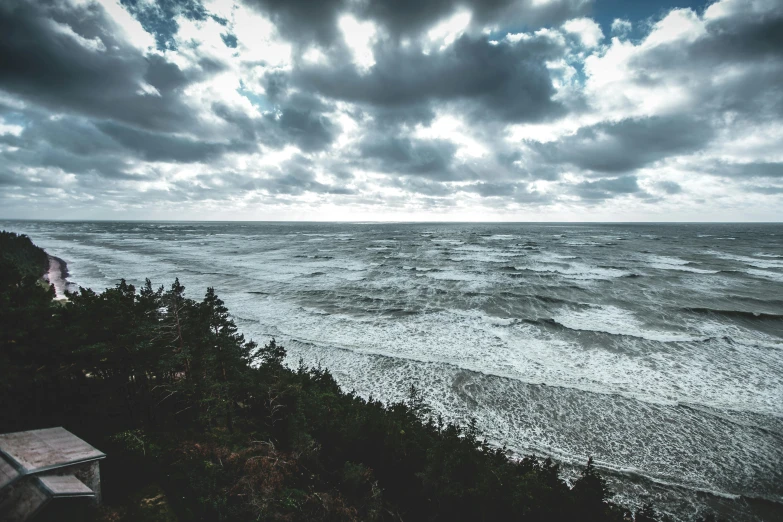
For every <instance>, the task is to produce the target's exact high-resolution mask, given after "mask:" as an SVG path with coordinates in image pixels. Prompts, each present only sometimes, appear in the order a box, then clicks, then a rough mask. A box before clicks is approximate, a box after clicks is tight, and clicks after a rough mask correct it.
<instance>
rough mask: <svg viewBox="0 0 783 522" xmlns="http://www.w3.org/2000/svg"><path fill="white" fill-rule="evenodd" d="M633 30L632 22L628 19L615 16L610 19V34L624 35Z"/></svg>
mask: <svg viewBox="0 0 783 522" xmlns="http://www.w3.org/2000/svg"><path fill="white" fill-rule="evenodd" d="M631 30H633V24H632V23H631V22H630V21H628V20H622V19H620V18H615V19H614V20H613V21H612V34H615V35H619V36H625V35H627V34H628V33H630V32H631Z"/></svg>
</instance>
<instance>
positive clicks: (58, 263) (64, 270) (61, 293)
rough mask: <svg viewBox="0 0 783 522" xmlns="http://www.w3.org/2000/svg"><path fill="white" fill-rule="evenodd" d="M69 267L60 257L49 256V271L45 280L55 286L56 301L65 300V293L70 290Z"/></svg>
mask: <svg viewBox="0 0 783 522" xmlns="http://www.w3.org/2000/svg"><path fill="white" fill-rule="evenodd" d="M67 278H68V265H67V264H66V263H65V261H63V260H62V259H60V258H59V257H54V256H49V271H48V272H46V275H45V276H44V279H45V280H46V281H48V282H49V284H51V285H54V291H55V294H56V297H55V299H57V300H65V299H67V297H65V291H66V290H67V289H68V281H67Z"/></svg>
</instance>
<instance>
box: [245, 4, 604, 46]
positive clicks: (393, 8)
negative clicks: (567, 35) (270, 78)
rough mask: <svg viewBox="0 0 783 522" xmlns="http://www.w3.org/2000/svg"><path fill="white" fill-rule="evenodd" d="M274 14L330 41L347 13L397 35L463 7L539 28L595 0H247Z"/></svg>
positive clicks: (284, 26)
mask: <svg viewBox="0 0 783 522" xmlns="http://www.w3.org/2000/svg"><path fill="white" fill-rule="evenodd" d="M246 3H247V4H249V5H252V6H254V7H256V8H257V9H258V10H260V11H261V12H262V13H264V14H265V15H266V16H268V17H269V18H270V19H271V20H272V21H273V23H274V24H275V26H276V27H277V28H278V31H280V33H281V34H282V35H283V37H284V38H286V39H287V40H289V41H293V42H295V43H297V44H300V45H308V44H310V43H312V42H316V43H318V44H320V45H322V46H326V47H330V46H332V45H333V44H334V43H335V41H337V40H339V39H340V38H341V37H342V35H341V34H340V32H339V29H338V27H337V21H338V19H339V17H340V16H341V15H343V14H347V13H350V14H353V15H354V16H356V17H357V18H359V19H362V20H363V19H370V20H373V21H374V22H376V23H377V24H379V25H380V26H381V27H382V28H383V29H384V30H385V31H387V32H388V33H389V34H390V35H391V36H392V37H393V38H395V40H397V39H399V38H402V37H405V36H407V37H415V36H418V35H420V34H421V33H422V32H423V31H425V30H426V29H428V28H430V27H431V26H433V25H434V24H436V23H438V22H440V21H442V20H444V19H446V18H448V17H449V16H451V15H453V14H455V13H456V12H457V11H458V10H467V11H470V12H471V13H472V23H473V25H474V26H475V27H476V28H477V29H478V30H481V29H483V28H484V27H486V26H492V27H494V26H502V27H503V28H507V27H514V28H537V27H540V26H541V25H544V24H556V23H559V22H562V21H564V20H567V19H569V18H573V17H575V16H581V15H583V14H585V13H586V12H587V11H588V10H589V9H590V6H591V4H592V1H591V0H552V1H551V2H545V3H541V2H535V1H534V0H469V1H464V0H463V1H459V0H428V1H419V0H372V1H366V2H356V1H353V0H246Z"/></svg>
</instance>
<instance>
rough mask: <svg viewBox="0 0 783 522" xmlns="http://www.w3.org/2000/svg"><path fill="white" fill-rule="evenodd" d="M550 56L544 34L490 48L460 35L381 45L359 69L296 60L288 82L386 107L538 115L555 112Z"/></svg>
mask: <svg viewBox="0 0 783 522" xmlns="http://www.w3.org/2000/svg"><path fill="white" fill-rule="evenodd" d="M556 53H557V46H556V45H555V44H554V43H552V40H551V39H548V38H537V39H535V40H533V41H530V42H528V41H524V42H518V43H516V44H513V43H510V42H508V41H503V42H500V43H498V44H497V45H493V44H492V43H490V42H489V41H488V40H487V39H486V38H474V37H470V36H468V35H463V36H462V37H461V38H459V39H458V40H457V41H455V42H454V43H453V44H452V45H451V46H449V47H448V48H446V49H444V50H443V51H434V52H432V53H430V54H424V53H422V52H421V50H420V49H418V48H415V47H409V48H405V47H399V46H393V47H382V48H380V49H378V50H377V51H376V53H375V60H376V63H375V65H374V66H373V67H372V68H371V69H370V70H369V71H366V72H363V71H359V70H357V68H356V66H355V65H354V64H353V63H352V62H350V61H349V60H343V61H342V62H341V63H339V64H337V65H335V66H333V67H325V66H319V65H312V66H307V65H304V64H302V65H301V67H300V68H299V69H298V70H297V71H296V72H294V74H293V75H292V80H293V81H294V82H295V83H296V84H297V85H299V86H301V87H302V88H304V89H306V90H308V91H317V92H319V93H321V94H322V95H324V96H328V97H330V98H336V99H340V100H346V101H352V102H358V103H363V104H368V105H370V106H381V107H388V108H395V107H407V106H421V104H422V103H426V102H460V103H462V104H464V107H463V110H467V111H470V112H472V115H473V117H475V118H479V119H487V118H490V119H500V120H505V121H530V120H540V119H543V118H545V117H547V116H552V115H554V114H556V113H558V112H560V111H562V109H563V108H562V106H561V105H560V104H559V103H557V102H556V101H554V100H553V99H552V96H553V95H554V88H553V87H552V81H551V78H550V76H549V70H548V69H547V67H546V64H545V62H546V60H547V59H548V58H549V57H553V56H554V55H555V54H556Z"/></svg>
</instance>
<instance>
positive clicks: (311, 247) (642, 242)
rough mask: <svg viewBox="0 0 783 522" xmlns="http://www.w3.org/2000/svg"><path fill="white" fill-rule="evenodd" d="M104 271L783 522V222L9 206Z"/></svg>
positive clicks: (76, 280) (536, 445)
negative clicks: (178, 291)
mask: <svg viewBox="0 0 783 522" xmlns="http://www.w3.org/2000/svg"><path fill="white" fill-rule="evenodd" d="M0 228H2V229H5V230H12V231H15V232H22V233H26V234H28V235H29V236H30V237H31V239H32V240H33V241H34V242H35V243H36V244H38V245H39V246H41V247H43V248H45V249H46V250H47V251H48V252H49V253H50V254H51V255H55V256H58V257H60V258H62V259H64V260H65V261H66V262H67V264H68V270H69V272H70V275H69V281H70V282H71V283H72V284H74V285H76V286H84V287H90V288H93V289H94V290H101V289H103V288H106V287H109V286H113V285H114V284H115V283H116V282H117V281H118V280H119V278H121V277H124V278H126V279H127V280H128V281H129V282H131V283H134V284H137V285H138V284H141V283H143V281H144V279H145V278H147V277H149V278H150V279H152V281H153V283H154V284H155V285H160V284H164V285H167V286H168V285H170V284H171V282H172V281H173V280H174V278H175V277H179V279H180V281H181V282H182V283H183V284H184V285H185V286H186V288H187V290H186V293H187V294H188V295H189V296H190V297H193V298H201V297H203V294H204V293H205V291H206V288H207V287H208V286H213V287H215V289H216V291H217V293H218V295H219V296H220V297H221V298H222V299H223V300H224V301H225V302H226V304H227V306H228V307H229V309H230V311H231V312H232V314H233V315H234V318H235V320H236V322H237V325H238V326H239V328H240V330H241V331H242V332H243V333H244V334H245V335H246V337H249V338H252V339H254V340H256V341H257V342H261V343H263V342H267V341H268V340H269V339H271V338H273V337H274V338H275V339H276V340H277V341H278V342H279V343H281V344H283V345H284V346H285V347H286V348H287V349H288V362H289V364H290V365H292V366H297V365H298V364H299V361H300V360H302V361H304V363H305V364H307V365H321V366H323V367H327V368H329V369H330V370H331V372H332V373H333V375H334V376H335V378H336V379H337V380H338V382H339V383H340V385H341V386H342V387H343V388H344V389H345V390H348V391H350V390H354V391H355V392H356V393H358V394H359V395H361V396H364V397H370V396H372V397H374V398H379V399H382V400H384V401H396V400H401V399H403V398H404V397H405V396H406V395H407V390H408V387H409V386H410V385H411V384H413V385H414V386H416V387H417V388H418V389H419V390H421V391H422V392H423V394H424V397H425V400H426V402H427V403H428V405H429V406H430V407H431V408H432V410H433V412H434V413H436V414H440V415H442V416H443V418H444V419H446V420H450V421H455V422H460V423H463V424H464V423H466V422H467V421H468V420H469V419H471V418H473V419H475V420H476V422H477V424H478V427H479V429H480V431H481V432H482V433H483V434H485V435H486V437H487V438H488V440H489V441H490V442H491V443H492V444H497V445H505V446H507V447H508V449H510V450H511V451H513V452H515V453H516V454H527V453H534V454H536V455H540V456H552V457H553V458H555V459H556V460H558V461H559V462H561V463H562V464H563V469H564V474H565V475H566V476H571V477H573V476H575V473H578V466H580V465H584V464H585V463H586V461H587V458H588V456H593V457H594V459H595V462H596V463H597V465H598V467H599V468H600V469H601V470H603V471H604V473H605V474H606V476H607V477H608V479H609V482H610V485H611V487H612V488H613V489H614V490H615V491H616V492H617V496H616V497H615V500H617V501H619V502H621V503H625V504H628V505H631V506H635V505H638V504H639V502H641V501H644V500H651V501H653V502H654V503H655V504H656V507H658V508H659V510H661V511H664V512H668V513H671V514H674V515H675V517H676V518H677V519H680V518H683V517H687V516H688V515H691V514H694V513H696V512H698V511H700V510H702V509H705V508H709V509H711V510H714V511H717V512H718V513H719V514H720V515H721V516H723V517H724V518H725V519H726V520H740V521H744V520H783V225H781V224H434V223H420V224H408V223H386V224H379V223H355V224H346V223H252V222H241V223H225V222H198V223H195V222H160V223H153V222H33V221H0Z"/></svg>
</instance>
